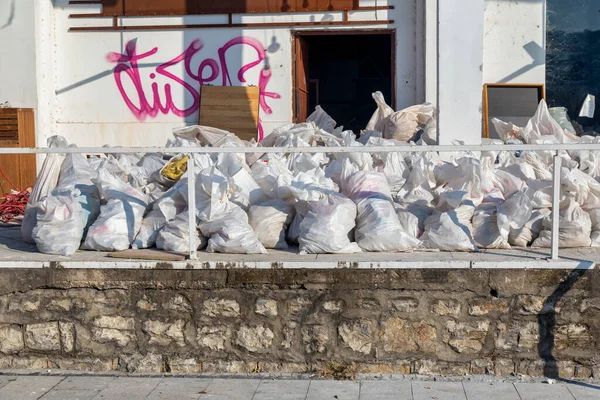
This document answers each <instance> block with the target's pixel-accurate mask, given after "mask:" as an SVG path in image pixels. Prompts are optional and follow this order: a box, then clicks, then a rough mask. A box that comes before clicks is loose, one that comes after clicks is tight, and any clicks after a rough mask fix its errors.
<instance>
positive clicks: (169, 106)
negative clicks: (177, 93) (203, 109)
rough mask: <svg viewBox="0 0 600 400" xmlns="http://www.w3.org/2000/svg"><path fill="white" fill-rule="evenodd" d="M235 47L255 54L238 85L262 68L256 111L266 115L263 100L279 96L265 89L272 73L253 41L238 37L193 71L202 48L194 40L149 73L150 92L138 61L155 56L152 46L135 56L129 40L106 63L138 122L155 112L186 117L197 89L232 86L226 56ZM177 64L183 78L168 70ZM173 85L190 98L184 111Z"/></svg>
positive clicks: (194, 107) (196, 103) (239, 76)
mask: <svg viewBox="0 0 600 400" xmlns="http://www.w3.org/2000/svg"><path fill="white" fill-rule="evenodd" d="M235 46H247V47H249V48H250V49H251V50H252V52H253V53H254V52H256V59H255V60H254V61H252V62H249V63H247V64H245V65H242V66H241V67H240V69H239V71H238V72H237V80H238V81H239V82H240V83H242V84H244V83H247V77H246V75H247V73H248V72H249V71H250V70H252V69H254V68H256V67H261V66H262V67H261V70H260V73H259V77H258V87H259V90H260V101H259V103H260V109H261V111H262V112H263V113H265V114H267V115H270V114H272V113H273V110H272V109H271V107H270V106H269V104H268V101H267V100H268V99H279V98H281V96H280V95H279V94H278V93H274V92H269V91H268V90H267V86H268V85H269V81H270V80H271V77H272V71H271V69H270V67H269V66H268V63H267V53H266V50H265V48H264V46H263V45H262V43H261V42H260V41H259V40H257V39H254V38H250V37H245V36H242V37H237V38H234V39H232V40H230V41H228V42H227V43H225V45H223V46H222V47H221V48H219V49H218V51H217V56H218V59H214V58H205V59H202V60H201V61H200V63H199V64H198V67H197V68H196V69H195V70H194V67H193V65H194V64H193V61H194V59H195V58H196V57H195V56H196V55H197V54H198V53H200V51H201V50H202V49H203V47H204V44H203V43H202V41H201V40H200V39H196V40H194V41H193V42H192V43H191V44H190V45H189V46H188V47H187V49H185V51H184V52H183V53H181V54H180V55H178V56H177V57H175V58H173V59H172V60H170V61H167V62H165V63H163V64H160V65H158V66H156V68H155V70H154V71H153V72H152V73H150V74H149V76H148V77H149V78H150V80H151V82H152V83H151V85H150V92H148V90H147V88H145V87H144V85H143V82H142V75H141V73H140V69H141V67H142V66H141V65H140V62H141V61H143V60H147V59H148V58H149V57H152V56H153V55H155V54H157V53H158V47H154V48H153V49H151V50H150V51H147V52H145V53H138V50H137V43H136V40H131V41H129V42H128V43H127V44H126V46H125V52H124V54H121V53H115V52H111V53H109V54H108V56H107V60H108V61H109V62H111V63H115V64H117V65H116V66H115V68H114V70H113V75H114V79H115V83H116V85H117V88H118V90H119V93H120V94H121V96H122V97H123V100H124V101H125V104H126V105H127V107H128V108H129V110H130V111H131V112H132V113H133V115H134V116H135V117H136V118H137V119H138V120H139V121H144V120H145V119H146V118H154V117H156V116H157V115H158V114H159V113H160V114H164V115H167V114H172V115H176V116H178V117H187V116H190V115H193V114H194V113H196V112H197V111H198V109H199V107H200V91H199V86H203V85H206V84H209V83H210V84H219V85H221V86H233V83H232V80H231V72H230V66H229V65H228V63H227V53H228V51H230V49H232V48H233V47H235ZM196 61H198V60H196ZM181 63H183V66H184V69H185V75H186V76H185V77H180V76H177V75H175V74H174V73H172V72H171V71H169V68H170V67H172V66H175V65H178V64H181ZM158 77H161V78H162V81H163V82H166V83H162V84H159V83H158V82H157V81H156V80H157V79H158ZM219 77H221V79H220V81H219V80H218V79H219ZM173 85H179V86H180V87H181V88H183V90H184V92H185V93H186V94H187V95H189V97H190V98H191V99H192V102H191V104H190V105H189V106H187V107H186V108H183V107H180V106H178V105H176V104H175V102H174V100H173ZM160 86H162V88H161V87H160ZM258 128H259V129H258V130H259V132H258V138H259V140H262V138H263V137H264V132H263V128H262V124H261V123H260V121H259V126H258Z"/></svg>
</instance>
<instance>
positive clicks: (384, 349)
mask: <svg viewBox="0 0 600 400" xmlns="http://www.w3.org/2000/svg"><path fill="white" fill-rule="evenodd" d="M599 283H600V273H599V272H598V271H595V270H590V271H583V270H580V271H565V270H529V271H525V270H476V269H470V270H435V269H429V270H353V269H336V270H280V269H273V270H248V269H238V270H235V269H231V270H159V269H156V270H68V269H43V270H39V269H38V270H1V271H0V353H1V354H0V368H29V369H42V368H44V369H46V368H52V369H56V368H60V369H69V370H85V371H112V370H120V371H131V372H133V371H136V372H173V373H199V372H227V373H230V372H243V373H253V372H272V373H278V372H281V373H289V372H311V371H317V372H319V371H320V372H323V371H328V370H331V369H334V370H335V369H336V368H337V369H340V368H341V369H345V370H346V372H348V371H350V372H351V373H352V374H353V373H355V372H356V373H359V374H361V373H362V374H372V373H377V374H379V373H383V374H391V373H397V374H425V375H463V374H487V373H490V374H497V375H510V374H525V375H532V376H538V375H541V374H543V373H544V372H545V373H546V374H547V375H550V376H553V375H556V373H557V372H560V375H561V376H562V377H567V378H571V377H575V378H589V377H591V376H594V377H595V378H600V352H599V348H600V347H599V344H600V329H599V328H600V285H599Z"/></svg>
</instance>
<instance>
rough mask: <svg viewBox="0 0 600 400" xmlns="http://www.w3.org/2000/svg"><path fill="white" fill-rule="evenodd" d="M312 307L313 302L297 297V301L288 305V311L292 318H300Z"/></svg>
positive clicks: (292, 301)
mask: <svg viewBox="0 0 600 400" xmlns="http://www.w3.org/2000/svg"><path fill="white" fill-rule="evenodd" d="M311 305H312V301H311V300H309V299H307V298H304V297H297V298H295V299H292V300H290V302H289V303H288V311H289V313H290V316H292V317H298V316H300V315H301V314H304V313H306V312H307V311H308V309H309V307H310V306H311Z"/></svg>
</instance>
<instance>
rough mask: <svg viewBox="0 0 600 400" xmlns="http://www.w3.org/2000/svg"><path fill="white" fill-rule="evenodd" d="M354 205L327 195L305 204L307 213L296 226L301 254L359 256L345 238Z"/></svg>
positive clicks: (358, 251)
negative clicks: (352, 254) (355, 254)
mask: <svg viewBox="0 0 600 400" xmlns="http://www.w3.org/2000/svg"><path fill="white" fill-rule="evenodd" d="M356 213H357V211H356V205H355V204H354V202H353V201H352V200H350V199H349V198H347V197H346V196H343V195H341V194H333V193H332V194H330V195H327V196H326V197H324V198H322V199H321V200H318V201H310V202H308V211H307V213H306V216H305V217H304V218H303V219H302V222H301V223H300V234H299V236H298V242H299V243H300V253H301V254H327V253H332V254H347V253H360V252H361V249H360V247H359V246H358V245H357V244H356V243H354V242H351V241H350V239H349V237H348V235H349V234H350V231H352V229H354V227H355V220H356Z"/></svg>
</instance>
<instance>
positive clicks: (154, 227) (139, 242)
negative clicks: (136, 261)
mask: <svg viewBox="0 0 600 400" xmlns="http://www.w3.org/2000/svg"><path fill="white" fill-rule="evenodd" d="M166 224H167V218H166V217H165V215H164V214H163V213H162V211H160V210H158V209H154V210H152V211H150V212H149V213H148V214H146V216H145V217H144V220H143V221H142V226H141V227H140V231H139V232H138V234H137V236H136V237H135V241H134V242H133V244H132V245H131V248H133V249H149V248H150V247H152V246H154V245H155V244H156V238H157V237H158V233H159V231H160V230H161V229H162V227H163V226H165V225H166Z"/></svg>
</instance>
